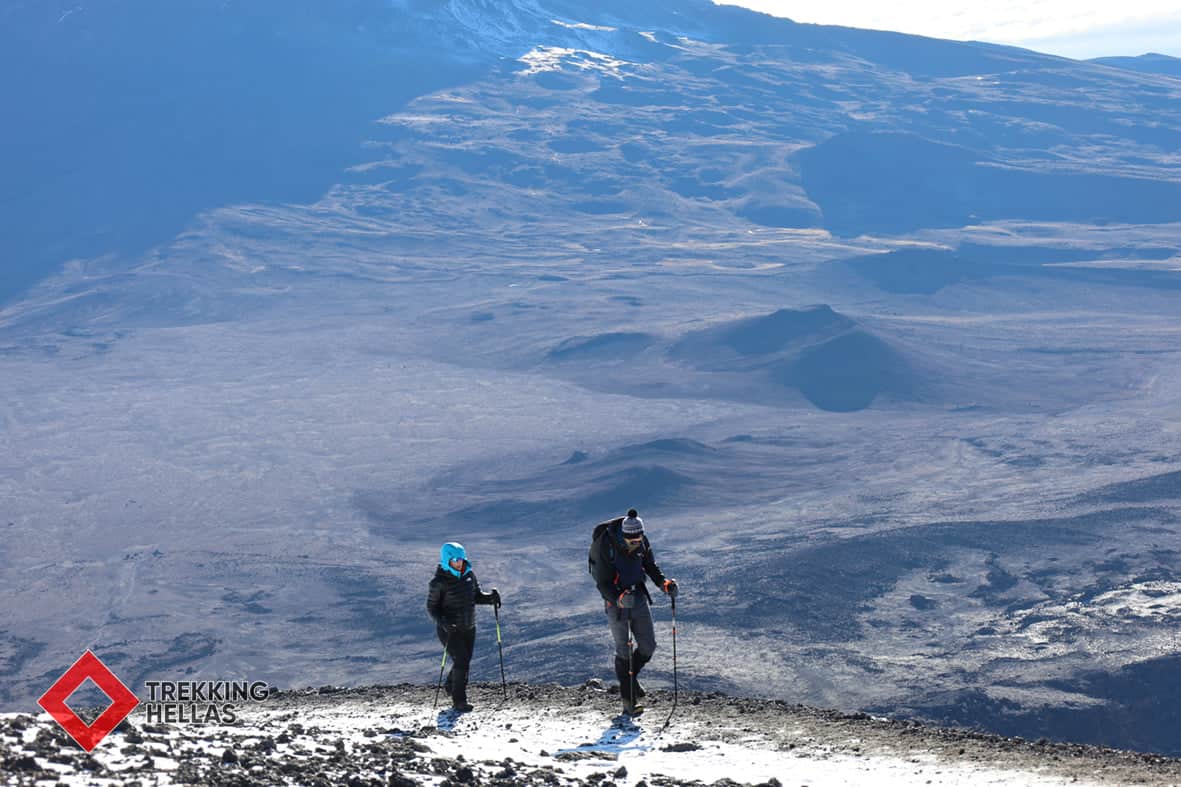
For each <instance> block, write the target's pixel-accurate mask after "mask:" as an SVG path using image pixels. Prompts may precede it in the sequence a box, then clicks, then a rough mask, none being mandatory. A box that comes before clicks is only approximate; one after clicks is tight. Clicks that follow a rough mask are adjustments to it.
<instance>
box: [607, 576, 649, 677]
mask: <svg viewBox="0 0 1181 787" xmlns="http://www.w3.org/2000/svg"><path fill="white" fill-rule="evenodd" d="M628 620H631V624H632V637H634V638H635V641H636V659H637V660H639V661H640V663H642V664H644V663H647V662H648V660H649V659H651V658H652V654H653V653H655V652H656V629H655V628H654V627H653V625H652V610H651V609H650V608H649V607H648V599H646V598H644V597H643V596H642V595H640V594H638V593H637V594H636V605H635V606H634V607H632V608H631V609H621V608H619V607H615V606H611V607H607V623H608V625H610V626H611V636H612V637H613V638H614V639H615V657H616V658H619V659H623V660H624V661H627V659H628V652H627V622H628Z"/></svg>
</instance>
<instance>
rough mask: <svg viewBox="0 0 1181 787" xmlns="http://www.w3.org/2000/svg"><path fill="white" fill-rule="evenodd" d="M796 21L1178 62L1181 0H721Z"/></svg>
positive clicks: (1075, 53) (1072, 53) (1073, 53)
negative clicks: (1150, 55)
mask: <svg viewBox="0 0 1181 787" xmlns="http://www.w3.org/2000/svg"><path fill="white" fill-rule="evenodd" d="M726 2H729V3H732V4H734V5H741V6H746V7H747V8H753V9H755V10H758V11H763V12H766V13H768V14H775V15H776V16H786V17H789V18H791V19H794V20H795V21H797V22H817V23H820V24H832V25H847V26H849V27H865V28H872V29H876V30H898V31H900V32H903V33H917V34H919V35H926V36H934V37H936V38H953V39H958V40H974V41H990V42H993V43H998V44H1013V45H1015V46H1022V47H1027V48H1029V49H1036V50H1038V51H1040V52H1049V53H1052V54H1056V55H1065V56H1066V57H1074V58H1089V57H1102V56H1105V55H1140V54H1144V53H1145V52H1161V53H1163V54H1166V55H1173V56H1175V57H1181V2H1179V0H1122V1H1120V0H1036V2H1031V0H977V1H976V2H972V3H965V2H961V0H907V1H906V2H902V3H882V2H880V1H878V0H726Z"/></svg>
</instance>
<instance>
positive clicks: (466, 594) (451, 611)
mask: <svg viewBox="0 0 1181 787" xmlns="http://www.w3.org/2000/svg"><path fill="white" fill-rule="evenodd" d="M494 598H495V596H493V595H492V594H491V593H485V592H484V591H482V590H480V582H479V580H477V579H476V575H475V573H474V572H473V571H472V570H471V569H468V570H467V571H465V572H464V573H463V576H459V577H457V576H455V575H454V574H452V573H451V572H449V571H444V570H443V567H442V566H439V567H438V568H436V569H435V576H434V578H433V579H432V580H431V584H430V587H429V589H428V590H427V595H426V611H427V612H428V613H430V616H431V618H432V619H433V620H434V621H435V625H438V626H443V627H446V626H459V627H460V628H464V629H470V628H475V626H476V604H491V603H492V602H493V599H494Z"/></svg>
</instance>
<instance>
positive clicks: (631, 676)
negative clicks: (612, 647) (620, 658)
mask: <svg viewBox="0 0 1181 787" xmlns="http://www.w3.org/2000/svg"><path fill="white" fill-rule="evenodd" d="M632 641H633V640H632V616H631V610H630V609H629V610H628V613H627V681H628V685H629V687H630V688H629V690H628V705H629V706H630V707H631V709H632V715H633V716H634V715H635V709H636V668H635V661H634V659H633V658H632V657H633V655H634V654H635V648H634V647H633V646H632ZM620 690H621V691H622V689H620Z"/></svg>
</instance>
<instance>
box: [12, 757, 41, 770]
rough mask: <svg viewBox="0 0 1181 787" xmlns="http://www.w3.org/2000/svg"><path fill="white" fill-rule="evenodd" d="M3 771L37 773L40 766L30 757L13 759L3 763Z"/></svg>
mask: <svg viewBox="0 0 1181 787" xmlns="http://www.w3.org/2000/svg"><path fill="white" fill-rule="evenodd" d="M4 768H5V770H12V771H39V770H41V766H40V765H38V764H37V760H35V759H33V758H32V757H13V758H10V759H8V760H5V762H4Z"/></svg>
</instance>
